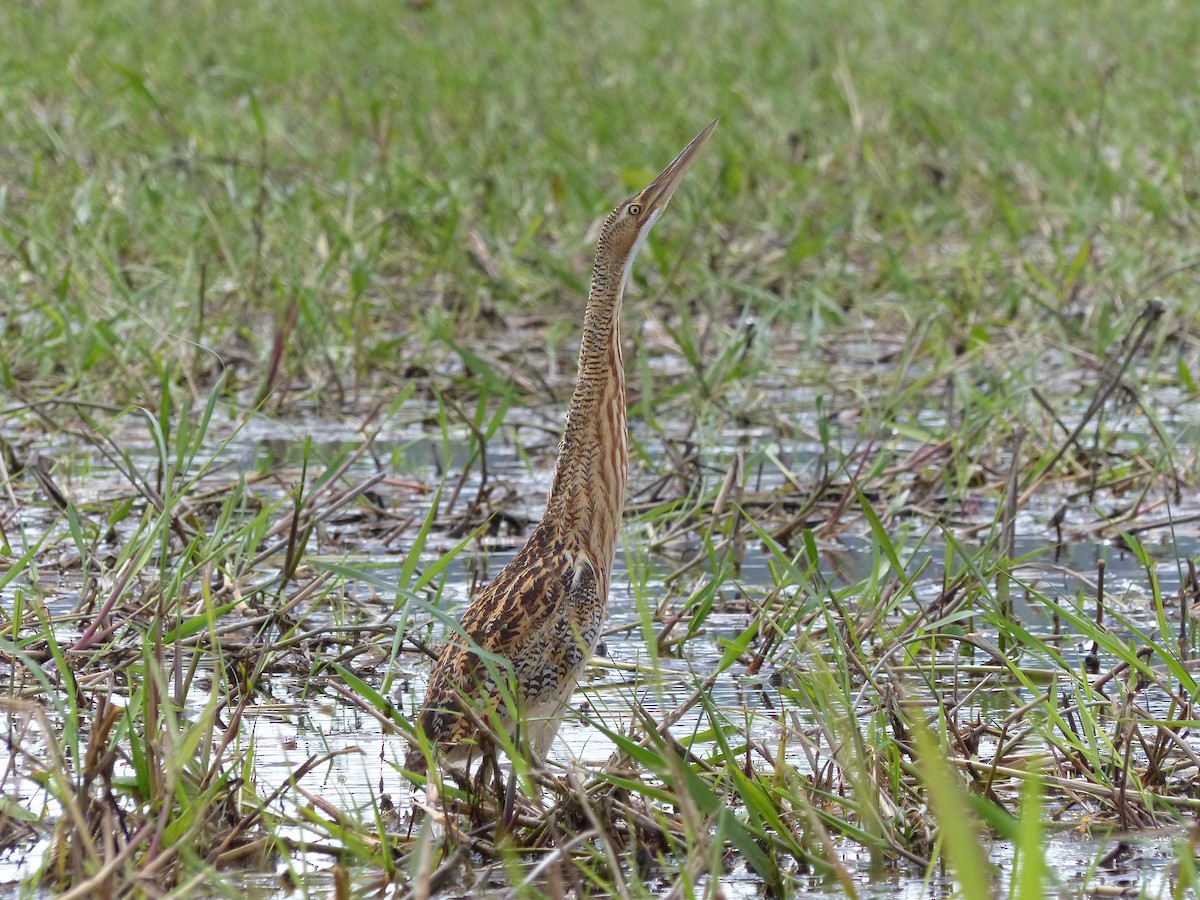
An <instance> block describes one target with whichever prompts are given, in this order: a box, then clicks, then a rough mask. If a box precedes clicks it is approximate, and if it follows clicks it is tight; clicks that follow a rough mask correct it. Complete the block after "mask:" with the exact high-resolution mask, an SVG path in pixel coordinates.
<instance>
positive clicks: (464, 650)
mask: <svg viewBox="0 0 1200 900" xmlns="http://www.w3.org/2000/svg"><path fill="white" fill-rule="evenodd" d="M606 593H607V592H606V591H602V590H601V582H600V579H598V578H597V574H596V571H595V568H594V567H593V564H592V563H591V562H590V561H588V560H587V559H586V558H584V556H583V555H582V554H581V553H580V551H579V549H578V548H577V547H572V546H570V544H569V542H568V541H566V540H564V539H563V538H562V537H560V536H557V535H556V534H555V533H554V529H553V528H552V527H551V526H549V525H546V524H543V525H542V526H539V527H538V528H537V529H536V530H535V531H534V533H533V534H532V535H531V536H530V539H529V541H528V542H527V543H526V544H525V546H524V547H523V548H522V549H521V551H520V552H519V553H518V554H517V556H516V557H515V558H514V559H513V560H512V562H510V563H509V564H508V565H507V566H505V567H504V568H503V569H502V570H501V571H500V572H499V574H497V575H496V577H495V578H494V579H493V580H492V581H491V582H490V583H489V584H488V585H487V586H486V587H484V588H483V590H481V591H480V592H479V593H478V594H477V595H476V596H475V599H474V600H473V601H472V603H471V605H470V607H469V608H468V609H467V611H466V613H464V614H463V618H462V622H461V626H460V631H459V633H457V634H455V635H454V636H453V637H452V638H451V639H450V640H449V642H448V643H447V644H446V647H445V648H444V649H443V651H442V653H441V655H440V656H439V658H438V661H437V664H436V665H435V666H434V670H433V674H432V675H431V676H430V681H429V688H428V691H427V692H426V695H425V702H424V704H423V706H422V709H421V716H420V728H421V730H422V731H423V732H424V734H425V737H426V738H428V739H429V740H431V741H433V742H434V743H436V744H437V745H438V746H439V747H440V748H441V749H442V750H443V751H444V752H445V753H446V755H447V756H448V757H449V758H451V759H455V758H462V757H465V756H466V755H467V754H468V752H469V750H470V748H471V747H472V746H474V744H475V743H476V742H479V741H480V740H481V738H483V737H484V736H483V735H481V734H480V733H479V729H478V726H477V724H476V723H477V722H481V723H484V724H485V725H487V726H488V727H489V728H493V729H503V730H504V731H506V732H508V733H509V735H510V736H512V735H513V733H514V729H513V726H514V722H513V719H512V716H511V715H510V713H509V704H508V703H506V697H505V687H502V686H501V685H504V684H508V685H511V686H512V687H513V688H514V690H513V691H512V697H511V700H512V701H514V702H515V704H516V707H517V711H518V715H519V719H520V721H521V722H522V723H523V725H524V731H523V733H522V739H523V740H524V741H527V742H528V744H529V746H530V748H531V749H532V750H533V752H534V754H535V755H536V756H537V757H538V758H541V757H543V756H544V755H545V753H546V751H547V750H548V749H549V745H550V743H551V742H552V741H553V739H554V734H555V732H556V731H557V728H558V722H559V720H560V719H561V717H562V714H563V713H564V712H565V710H566V706H567V704H568V703H569V701H570V698H571V693H572V691H573V690H574V687H575V684H576V682H577V680H578V677H579V674H580V672H581V670H582V669H583V666H584V664H585V663H586V662H587V659H588V656H589V655H590V654H591V651H592V648H593V647H594V646H595V643H596V639H597V638H598V636H599V631H600V623H601V621H602V620H603V617H604V606H605V603H604V601H605V594H606ZM478 651H483V652H482V654H481V653H480V652H478ZM498 678H499V683H498V681H497V679H498ZM466 710H469V711H470V712H469V714H468V713H467V712H466Z"/></svg>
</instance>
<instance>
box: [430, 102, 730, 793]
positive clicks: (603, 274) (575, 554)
mask: <svg viewBox="0 0 1200 900" xmlns="http://www.w3.org/2000/svg"><path fill="white" fill-rule="evenodd" d="M716 127H717V123H716V122H715V121H714V122H713V123H712V124H711V125H709V126H708V127H707V128H705V129H704V130H703V131H701V132H700V133H699V134H698V135H697V136H696V137H695V138H694V139H693V140H692V142H691V143H690V144H688V145H687V147H686V148H685V149H684V151H683V152H682V153H680V154H679V156H677V157H676V158H675V161H674V162H672V163H671V164H670V165H669V166H667V167H666V169H664V170H663V172H662V174H661V175H659V176H658V177H657V178H655V179H654V180H653V181H652V182H650V184H649V185H648V186H647V187H646V188H645V189H644V190H642V191H639V192H638V193H637V194H635V195H634V196H632V197H630V198H629V199H628V200H626V201H625V202H624V203H622V204H621V205H620V206H618V207H617V208H616V209H614V210H613V211H612V212H611V213H610V214H609V216H608V218H607V219H605V220H604V225H603V226H602V227H601V229H600V239H599V242H598V244H597V247H596V260H595V267H594V270H593V274H592V282H591V289H590V291H589V292H588V301H587V308H586V310H585V312H584V316H583V340H582V343H581V346H580V349H579V375H578V380H577V382H576V384H575V392H574V394H573V395H572V397H571V406H570V408H569V410H568V412H567V423H566V428H565V430H564V433H563V438H562V443H561V444H560V445H559V448H558V460H557V463H556V465H555V469H554V477H553V480H552V482H551V485H550V496H549V499H548V500H547V503H546V512H545V515H543V517H542V520H541V522H540V523H539V524H538V526H537V527H536V528H535V529H534V531H533V533H532V534H531V535H530V536H529V540H528V541H527V542H526V543H525V546H524V547H523V548H522V549H521V550H520V552H519V553H517V555H516V557H515V558H514V559H513V560H512V561H511V562H510V563H509V564H508V565H506V566H505V567H504V568H503V569H502V570H501V571H500V572H499V574H497V575H496V577H495V578H494V579H493V580H492V581H491V582H490V583H489V584H488V585H487V586H486V587H484V588H483V589H482V590H481V591H480V592H479V593H478V594H477V595H476V596H475V598H474V600H473V601H472V602H471V605H470V606H469V607H468V609H467V611H466V612H465V613H464V614H463V617H462V621H461V627H460V631H459V632H458V633H456V634H454V635H453V636H452V637H451V638H450V640H449V642H448V643H447V645H446V647H445V648H444V649H443V650H442V653H441V655H440V656H439V657H438V661H437V663H436V665H435V666H434V669H433V674H432V675H431V676H430V680H429V688H428V691H427V693H426V695H425V702H424V704H423V706H422V708H421V714H420V719H419V721H418V728H419V729H420V730H421V731H422V732H423V733H424V735H425V737H426V738H427V739H428V740H429V741H431V742H433V743H434V744H436V745H437V747H438V749H439V750H440V751H441V752H442V754H443V755H444V756H445V757H446V759H447V760H448V761H449V762H451V763H454V762H460V761H462V760H463V759H466V758H469V755H470V753H471V750H472V749H473V748H476V749H479V750H480V751H484V752H486V751H488V750H489V749H492V750H494V749H495V748H494V747H492V746H491V744H490V738H489V729H492V730H493V731H492V733H496V732H497V731H498V730H499V729H501V728H502V729H503V730H504V731H506V732H507V733H508V734H509V736H510V737H512V738H513V739H514V740H517V741H520V742H522V743H523V744H525V745H526V746H527V747H528V749H529V750H530V751H531V752H532V754H533V757H534V758H535V759H536V760H539V761H540V760H543V759H544V758H545V755H546V752H547V751H548V750H549V749H550V744H551V743H552V742H553V740H554V736H555V734H557V732H558V726H559V722H560V721H561V719H562V717H563V714H564V713H565V712H566V708H567V705H568V704H569V702H570V699H571V694H572V692H573V691H574V688H575V683H576V681H577V679H578V678H579V674H580V671H581V670H582V669H583V667H584V664H585V663H586V662H587V660H588V658H589V657H590V655H591V653H592V651H593V649H594V648H595V645H596V639H597V637H598V636H599V634H600V625H601V622H602V621H603V619H604V612H605V606H606V605H607V601H608V586H609V578H610V576H611V574H612V567H613V559H614V558H615V556H616V551H617V537H618V531H619V528H620V522H621V513H622V510H623V508H624V503H625V483H626V479H627V477H628V468H629V444H628V434H627V432H626V419H625V369H624V362H623V359H622V355H621V329H620V312H621V298H622V296H623V295H624V292H625V286H626V284H627V283H628V282H629V273H630V270H631V269H632V267H633V261H634V257H636V256H637V253H638V250H639V249H640V248H641V246H642V243H643V242H644V241H645V240H646V235H647V234H649V233H650V229H651V228H652V227H653V226H654V223H655V222H657V221H658V218H659V216H661V215H662V213H663V210H664V209H666V207H667V203H668V202H669V201H670V199H671V197H672V195H673V194H674V193H675V190H676V189H677V188H678V187H679V184H680V182H681V181H682V180H683V176H684V174H685V173H686V172H687V170H688V168H689V167H690V166H691V165H692V163H693V162H695V160H696V157H697V156H698V155H699V153H700V151H701V149H702V148H703V147H704V145H705V144H706V143H707V142H708V139H709V138H710V137H711V136H712V133H713V130H714V129H715V128H716ZM479 651H483V653H482V654H481V653H480V652H479ZM497 678H499V679H500V681H501V682H502V683H504V684H506V687H505V688H502V687H501V685H500V684H498V683H497ZM508 688H511V689H512V690H510V691H509V693H508V698H509V702H506V700H505V693H504V691H505V690H507V689H508ZM513 701H515V702H513ZM514 712H515V713H516V715H515V716H514V715H513V713H514ZM424 762H425V760H424V757H423V755H422V753H421V751H420V750H413V751H412V752H411V753H410V754H409V757H408V760H407V763H408V768H410V769H417V770H419V769H421V768H423V767H424Z"/></svg>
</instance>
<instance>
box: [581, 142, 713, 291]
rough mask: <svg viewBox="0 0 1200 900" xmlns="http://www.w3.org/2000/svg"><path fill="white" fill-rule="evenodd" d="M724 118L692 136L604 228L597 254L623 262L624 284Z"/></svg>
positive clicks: (617, 211)
mask: <svg viewBox="0 0 1200 900" xmlns="http://www.w3.org/2000/svg"><path fill="white" fill-rule="evenodd" d="M719 121H720V119H714V120H713V122H712V123H711V124H710V125H709V126H708V127H707V128H705V129H704V130H703V131H701V132H700V133H699V134H698V135H696V136H695V137H694V138H692V142H691V143H690V144H688V145H687V146H686V147H685V148H684V149H683V152H682V153H680V154H679V155H678V156H677V157H675V161H674V162H672V163H671V164H670V165H669V166H667V167H666V168H665V169H663V171H662V174H661V175H659V176H658V177H657V178H655V179H654V180H653V181H652V182H650V184H648V185H647V186H646V187H645V188H643V189H642V190H640V191H638V193H636V194H634V195H633V196H632V197H630V198H629V199H628V200H626V201H625V202H624V203H622V204H621V205H620V206H618V207H617V208H616V209H614V210H613V211H612V212H611V213H609V216H608V218H607V219H605V220H604V225H603V226H602V227H601V229H600V246H599V252H598V253H597V255H596V257H597V263H599V262H600V261H601V259H602V258H603V257H608V259H611V260H613V261H620V262H621V263H622V264H623V266H624V272H623V273H622V278H621V285H622V287H623V286H624V285H625V283H626V282H627V281H628V280H629V272H630V269H631V268H632V267H633V260H634V258H635V257H636V256H637V253H638V250H640V249H641V246H642V243H643V242H644V241H645V240H646V235H648V234H649V233H650V229H651V228H653V227H654V223H655V222H657V221H658V218H659V216H661V215H662V214H663V210H664V209H666V208H667V204H668V203H669V202H670V201H671V197H672V195H673V194H674V193H675V189H676V188H678V187H679V185H680V183H681V182H682V181H683V176H684V175H685V174H687V170H688V169H689V168H691V165H692V163H693V162H695V161H696V157H698V156H699V155H700V151H701V150H702V149H704V145H705V144H707V143H708V139H709V138H710V137H712V133H713V131H714V130H715V129H716V127H717V122H719Z"/></svg>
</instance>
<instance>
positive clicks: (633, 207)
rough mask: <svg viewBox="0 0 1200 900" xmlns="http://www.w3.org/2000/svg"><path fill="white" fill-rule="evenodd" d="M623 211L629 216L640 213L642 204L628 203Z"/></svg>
mask: <svg viewBox="0 0 1200 900" xmlns="http://www.w3.org/2000/svg"><path fill="white" fill-rule="evenodd" d="M625 211H626V212H627V213H629V214H630V215H631V216H638V215H641V213H642V205H641V204H640V203H630V204H629V206H627V207H626V208H625Z"/></svg>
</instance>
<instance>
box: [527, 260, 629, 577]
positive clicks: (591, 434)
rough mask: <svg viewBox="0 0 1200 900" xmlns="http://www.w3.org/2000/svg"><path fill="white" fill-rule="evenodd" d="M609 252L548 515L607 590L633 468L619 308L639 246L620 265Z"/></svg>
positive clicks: (595, 281) (592, 296)
mask: <svg viewBox="0 0 1200 900" xmlns="http://www.w3.org/2000/svg"><path fill="white" fill-rule="evenodd" d="M634 249H635V250H636V248H634ZM607 257H608V254H607V253H606V247H605V245H604V242H603V241H602V242H601V245H600V247H599V248H598V250H597V253H596V268H595V272H594V274H593V275H592V285H591V290H590V291H589V293H588V304H587V311H586V312H585V313H584V317H583V341H582V343H581V345H580V348H579V377H578V381H577V382H576V384H575V393H574V394H573V395H572V397H571V406H570V409H569V410H568V411H567V424H566V428H565V430H564V432H563V439H562V443H561V444H560V445H559V449H558V463H557V465H556V466H555V469H554V480H553V482H552V483H551V486H550V499H549V501H548V502H547V504H546V515H545V518H544V519H543V520H542V522H543V525H547V526H549V527H552V528H554V529H555V531H557V532H558V533H559V534H560V535H561V536H562V537H564V538H566V539H567V540H568V542H569V543H573V544H575V545H576V547H577V548H578V550H579V551H582V552H583V553H584V554H586V556H587V557H588V558H589V561H590V562H591V563H592V565H593V567H594V568H595V569H596V574H597V576H598V578H599V580H600V586H601V588H602V590H604V591H605V592H607V587H608V576H609V573H610V572H611V570H612V563H613V559H614V557H615V555H616V549H617V538H618V537H619V534H620V524H621V513H622V511H623V509H624V506H625V484H626V480H627V478H628V472H629V437H628V433H627V430H626V414H625V366H624V360H623V359H622V356H621V323H620V316H621V298H622V296H623V294H624V291H625V283H626V281H627V280H628V277H629V266H630V264H631V263H632V257H633V253H630V254H629V258H628V259H627V260H622V261H620V262H621V264H620V265H611V264H610V263H608V262H607Z"/></svg>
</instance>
